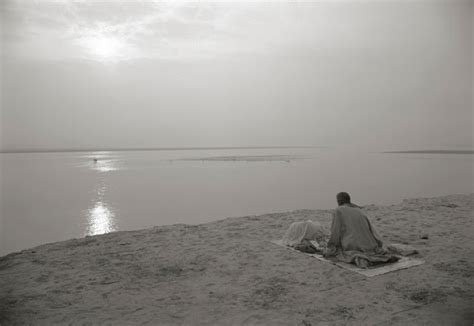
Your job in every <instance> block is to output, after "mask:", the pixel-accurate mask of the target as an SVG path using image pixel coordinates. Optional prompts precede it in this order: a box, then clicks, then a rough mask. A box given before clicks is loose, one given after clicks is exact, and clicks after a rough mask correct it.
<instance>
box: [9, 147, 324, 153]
mask: <svg viewBox="0 0 474 326" xmlns="http://www.w3.org/2000/svg"><path fill="white" fill-rule="evenodd" d="M278 148H280V149H282V148H328V146H229V147H225V146H215V147H213V146H209V147H144V148H143V147H140V148H127V147H126V148H102V149H100V148H85V149H71V148H69V149H67V148H66V149H64V148H60V149H51V148H49V149H20V150H0V154H21V153H25V154H28V153H59V152H63V153H80V152H132V151H136V152H139V151H179V150H225V149H278Z"/></svg>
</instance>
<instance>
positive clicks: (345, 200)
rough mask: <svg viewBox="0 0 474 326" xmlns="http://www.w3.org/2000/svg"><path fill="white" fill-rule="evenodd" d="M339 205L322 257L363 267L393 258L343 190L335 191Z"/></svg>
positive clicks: (395, 258)
mask: <svg viewBox="0 0 474 326" xmlns="http://www.w3.org/2000/svg"><path fill="white" fill-rule="evenodd" d="M337 203H338V205H339V207H338V208H337V209H336V212H335V213H334V216H333V220H332V225H331V236H330V238H329V241H328V244H327V251H326V253H325V256H326V257H336V258H337V259H339V260H341V261H344V262H346V263H354V264H356V265H357V266H358V267H362V268H367V267H368V266H370V265H375V264H378V263H388V262H394V261H397V260H398V258H397V257H395V256H391V255H387V254H386V251H385V249H384V246H383V242H382V240H381V239H380V237H379V236H378V235H377V233H376V232H375V230H374V228H373V227H372V225H371V224H370V222H369V219H368V218H367V216H365V214H364V213H363V212H362V210H361V209H360V207H359V206H357V205H354V204H352V203H351V197H350V196H349V194H348V193H346V192H340V193H338V194H337Z"/></svg>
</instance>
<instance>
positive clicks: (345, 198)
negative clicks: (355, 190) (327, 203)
mask: <svg viewBox="0 0 474 326" xmlns="http://www.w3.org/2000/svg"><path fill="white" fill-rule="evenodd" d="M336 199H337V203H338V204H339V205H344V204H350V203H351V196H349V194H348V193H347V192H340V193H338V194H337V196H336Z"/></svg>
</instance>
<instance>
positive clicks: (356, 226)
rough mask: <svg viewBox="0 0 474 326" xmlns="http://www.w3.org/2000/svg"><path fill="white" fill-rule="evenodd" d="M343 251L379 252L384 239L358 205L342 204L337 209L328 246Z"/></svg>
mask: <svg viewBox="0 0 474 326" xmlns="http://www.w3.org/2000/svg"><path fill="white" fill-rule="evenodd" d="M330 246H332V247H336V248H340V249H342V250H343V251H353V250H355V251H361V252H377V251H379V249H380V248H381V247H382V241H381V240H380V238H379V237H378V235H377V234H376V233H375V231H374V230H373V228H372V225H371V224H370V222H369V220H368V218H367V216H365V214H364V213H363V212H362V211H361V210H360V209H359V208H357V207H352V206H348V205H341V206H339V207H338V208H337V209H336V212H335V213H334V218H333V222H332V227H331V238H330V239H329V242H328V247H330Z"/></svg>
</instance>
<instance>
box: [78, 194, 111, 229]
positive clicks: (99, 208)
mask: <svg viewBox="0 0 474 326" xmlns="http://www.w3.org/2000/svg"><path fill="white" fill-rule="evenodd" d="M104 193H105V185H102V186H101V187H100V188H99V189H98V191H97V198H96V201H95V204H94V206H93V207H91V208H89V209H88V210H87V222H88V225H87V230H86V234H85V235H96V234H104V233H109V232H113V231H115V230H116V227H115V214H114V212H113V211H112V209H111V208H110V207H109V206H108V205H107V203H106V202H105V201H104V200H103V197H104Z"/></svg>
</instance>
